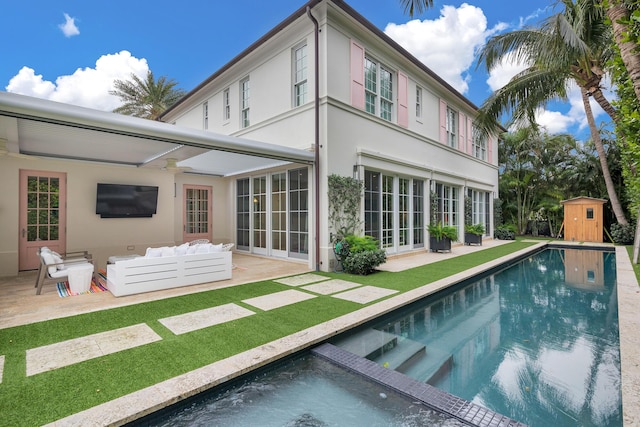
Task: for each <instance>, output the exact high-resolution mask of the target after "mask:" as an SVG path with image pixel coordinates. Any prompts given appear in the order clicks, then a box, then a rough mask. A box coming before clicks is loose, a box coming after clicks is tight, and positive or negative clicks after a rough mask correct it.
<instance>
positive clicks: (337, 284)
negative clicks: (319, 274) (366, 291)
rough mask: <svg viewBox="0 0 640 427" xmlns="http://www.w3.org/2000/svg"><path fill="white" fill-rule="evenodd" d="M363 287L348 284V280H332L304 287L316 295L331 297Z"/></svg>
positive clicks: (357, 284)
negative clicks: (331, 295)
mask: <svg viewBox="0 0 640 427" xmlns="http://www.w3.org/2000/svg"><path fill="white" fill-rule="evenodd" d="M358 286H362V285H361V284H360V283H353V282H348V281H346V280H340V279H331V280H326V281H324V282H320V283H314V284H313V285H307V286H303V287H302V289H304V290H305V291H311V292H315V293H316V294H322V295H330V294H335V293H337V292H340V291H346V290H347V289H351V288H357V287H358Z"/></svg>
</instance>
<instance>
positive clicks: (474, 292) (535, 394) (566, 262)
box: [336, 249, 622, 427]
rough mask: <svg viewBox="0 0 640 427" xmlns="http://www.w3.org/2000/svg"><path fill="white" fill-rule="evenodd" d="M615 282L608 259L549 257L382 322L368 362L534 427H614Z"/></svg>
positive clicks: (578, 254)
mask: <svg viewBox="0 0 640 427" xmlns="http://www.w3.org/2000/svg"><path fill="white" fill-rule="evenodd" d="M615 283H616V272H615V254H614V253H612V252H602V251H591V250H574V249H547V250H545V251H543V252H540V253H537V254H535V255H533V256H530V257H528V258H527V259H525V260H523V261H522V262H519V263H517V264H515V265H513V266H511V267H509V268H507V269H505V270H503V271H501V272H499V273H496V274H493V275H491V276H488V277H485V278H482V279H481V280H478V281H476V282H474V283H471V284H468V285H464V286H461V287H457V288H456V289H454V290H452V291H451V292H447V294H446V295H444V296H442V297H438V298H437V299H428V300H426V301H425V302H421V303H417V304H413V305H411V306H408V307H406V308H404V309H402V310H401V311H398V312H395V313H394V314H393V315H390V316H387V317H385V318H384V319H383V320H381V321H380V322H379V323H377V324H374V325H373V326H372V327H369V329H367V330H366V331H363V332H362V334H363V336H364V335H365V334H368V335H369V336H370V335H371V332H372V330H373V331H377V333H380V332H382V333H384V334H385V336H387V337H395V340H390V339H387V340H386V341H385V343H386V344H385V345H384V346H382V347H381V348H379V349H378V351H375V352H371V353H370V354H369V355H368V358H370V359H372V360H375V361H376V362H378V363H380V364H383V365H384V366H388V365H389V364H392V365H393V366H391V367H392V368H395V369H396V370H399V371H401V372H403V373H405V374H407V375H408V376H410V377H412V378H414V379H417V380H420V381H424V382H427V383H429V384H431V385H433V386H436V387H438V388H440V389H442V390H444V391H447V392H449V393H451V394H454V395H456V396H460V397H462V398H464V399H467V400H469V401H472V402H474V403H477V404H479V405H481V406H484V407H486V408H488V409H491V410H493V411H495V412H498V413H501V414H503V415H506V416H508V417H510V418H513V419H515V420H518V421H520V422H523V423H526V424H528V425H530V426H533V427H535V426H550V425H553V426H577V425H580V426H592V425H593V426H619V425H622V397H621V391H620V390H621V387H620V381H621V380H620V350H619V336H618V313H617V307H618V305H617V296H616V286H615ZM353 339H354V337H351V338H350V339H349V340H350V341H351V344H350V345H351V346H353ZM341 344H343V345H344V340H342V342H340V341H338V342H336V345H341ZM399 354H404V355H402V356H401V357H400V358H398V355H399ZM398 360H400V362H398Z"/></svg>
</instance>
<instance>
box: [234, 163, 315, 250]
mask: <svg viewBox="0 0 640 427" xmlns="http://www.w3.org/2000/svg"><path fill="white" fill-rule="evenodd" d="M308 186H309V180H308V170H307V169H295V170H290V171H286V172H274V173H270V174H265V175H260V176H254V177H251V178H242V179H239V180H237V181H236V248H237V249H239V250H246V251H249V252H252V253H256V254H260V255H267V256H275V257H293V258H303V259H306V258H307V257H308V253H309V187H308Z"/></svg>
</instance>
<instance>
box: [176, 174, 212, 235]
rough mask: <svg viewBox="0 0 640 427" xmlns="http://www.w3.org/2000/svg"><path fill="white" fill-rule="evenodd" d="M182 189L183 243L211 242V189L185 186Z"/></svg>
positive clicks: (200, 186) (204, 186)
mask: <svg viewBox="0 0 640 427" xmlns="http://www.w3.org/2000/svg"><path fill="white" fill-rule="evenodd" d="M182 188H183V199H184V203H183V206H184V209H183V213H182V216H183V224H184V226H183V228H182V230H183V231H182V241H183V242H191V241H193V240H198V239H207V240H211V239H212V230H211V225H212V222H211V221H212V219H211V207H212V203H211V192H212V189H211V187H210V186H206V185H188V184H185V185H184V186H183V187H182Z"/></svg>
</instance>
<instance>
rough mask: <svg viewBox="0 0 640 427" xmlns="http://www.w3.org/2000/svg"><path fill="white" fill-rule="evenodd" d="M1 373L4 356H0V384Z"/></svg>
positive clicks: (0, 382) (2, 372)
mask: <svg viewBox="0 0 640 427" xmlns="http://www.w3.org/2000/svg"><path fill="white" fill-rule="evenodd" d="M3 374H4V356H0V384H2V376H3Z"/></svg>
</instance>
